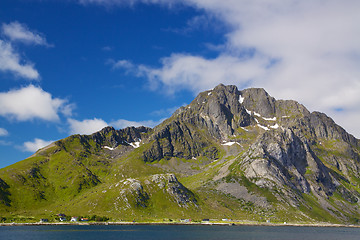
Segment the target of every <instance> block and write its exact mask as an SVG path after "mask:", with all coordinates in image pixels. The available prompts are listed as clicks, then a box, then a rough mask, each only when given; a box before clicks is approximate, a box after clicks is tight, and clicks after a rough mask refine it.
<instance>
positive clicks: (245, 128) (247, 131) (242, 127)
mask: <svg viewBox="0 0 360 240" xmlns="http://www.w3.org/2000/svg"><path fill="white" fill-rule="evenodd" d="M240 128H241V129H242V130H245V131H246V132H248V131H249V130H247V129H246V128H244V127H240Z"/></svg>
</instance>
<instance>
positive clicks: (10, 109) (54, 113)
mask: <svg viewBox="0 0 360 240" xmlns="http://www.w3.org/2000/svg"><path fill="white" fill-rule="evenodd" d="M71 106H72V105H71V104H70V106H69V104H67V101H66V100H64V99H60V98H53V97H52V96H51V94H50V93H48V92H45V91H44V90H43V89H41V88H40V87H35V86H33V85H29V86H27V87H23V88H20V89H16V90H11V91H9V92H0V116H4V117H7V118H10V119H16V120H18V121H27V120H32V119H42V120H46V121H57V120H59V115H58V113H59V112H65V113H67V114H70V113H71V110H70V109H71Z"/></svg>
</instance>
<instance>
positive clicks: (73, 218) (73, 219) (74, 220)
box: [70, 217, 78, 222]
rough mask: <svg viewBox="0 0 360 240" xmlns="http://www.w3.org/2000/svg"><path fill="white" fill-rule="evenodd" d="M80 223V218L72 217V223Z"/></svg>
mask: <svg viewBox="0 0 360 240" xmlns="http://www.w3.org/2000/svg"><path fill="white" fill-rule="evenodd" d="M77 221H78V217H71V220H70V222H77Z"/></svg>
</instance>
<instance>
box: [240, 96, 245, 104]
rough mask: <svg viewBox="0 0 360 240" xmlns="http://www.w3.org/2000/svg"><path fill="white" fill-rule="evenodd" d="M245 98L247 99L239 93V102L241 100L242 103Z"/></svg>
mask: <svg viewBox="0 0 360 240" xmlns="http://www.w3.org/2000/svg"><path fill="white" fill-rule="evenodd" d="M244 99H245V98H244V97H243V96H241V95H239V102H240V104H241V103H243V102H244Z"/></svg>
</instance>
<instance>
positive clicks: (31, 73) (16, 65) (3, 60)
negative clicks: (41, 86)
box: [0, 39, 40, 80]
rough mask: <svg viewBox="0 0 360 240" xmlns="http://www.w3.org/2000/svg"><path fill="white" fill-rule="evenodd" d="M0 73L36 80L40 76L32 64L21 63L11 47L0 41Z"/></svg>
mask: <svg viewBox="0 0 360 240" xmlns="http://www.w3.org/2000/svg"><path fill="white" fill-rule="evenodd" d="M0 71H3V72H11V73H13V74H15V75H16V76H19V77H22V78H27V79H31V80H38V79H39V78H40V75H39V73H38V71H37V70H36V69H35V68H34V64H32V63H22V61H21V58H20V56H19V54H18V53H17V52H16V51H15V50H14V49H13V47H12V45H11V44H10V43H8V42H5V41H3V40H1V39H0Z"/></svg>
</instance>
